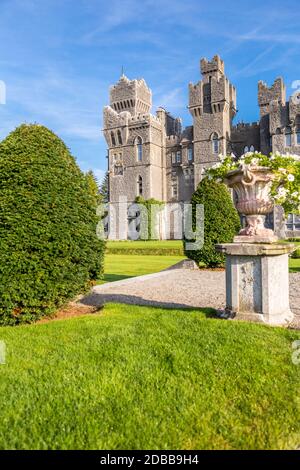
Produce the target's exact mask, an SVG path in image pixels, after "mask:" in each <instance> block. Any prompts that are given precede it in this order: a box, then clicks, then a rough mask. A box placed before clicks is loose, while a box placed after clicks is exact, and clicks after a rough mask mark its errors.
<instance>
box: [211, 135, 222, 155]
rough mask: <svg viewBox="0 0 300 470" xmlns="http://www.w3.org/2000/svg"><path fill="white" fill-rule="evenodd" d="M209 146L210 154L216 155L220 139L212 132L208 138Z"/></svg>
mask: <svg viewBox="0 0 300 470" xmlns="http://www.w3.org/2000/svg"><path fill="white" fill-rule="evenodd" d="M210 140H211V145H212V153H213V154H214V155H218V154H219V153H220V138H219V136H218V133H217V132H213V133H212V135H211V136H210Z"/></svg>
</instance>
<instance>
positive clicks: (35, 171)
mask: <svg viewBox="0 0 300 470" xmlns="http://www.w3.org/2000/svg"><path fill="white" fill-rule="evenodd" d="M96 206H97V198H96V195H95V194H94V192H93V190H92V189H91V186H90V184H89V180H88V178H87V177H86V176H85V175H84V174H83V173H82V172H81V170H80V169H79V167H78V166H77V164H76V163H75V160H74V158H73V157H72V156H71V154H70V152H69V150H68V149H67V147H66V146H65V144H64V143H63V142H62V141H61V140H60V139H59V138H58V137H57V136H56V135H55V134H53V133H52V132H51V131H50V130H48V129H46V128H45V127H43V126H40V125H22V126H20V127H19V128H17V129H16V130H15V131H14V132H12V133H11V134H10V135H9V136H8V137H7V138H6V139H5V140H4V141H3V142H1V144H0V324H2V325H14V324H19V323H24V322H31V321H34V320H37V319H39V318H40V317H41V316H43V315H49V314H51V313H52V312H53V311H55V310H56V309H57V307H59V306H61V305H62V304H63V303H65V302H66V301H67V300H69V299H72V298H74V296H75V295H77V294H78V293H80V292H83V291H84V290H86V289H87V288H88V287H89V286H90V285H91V281H92V280H96V278H99V275H101V272H102V265H103V252H104V242H102V241H100V240H98V238H97V236H96V226H97V223H98V218H97V216H96Z"/></svg>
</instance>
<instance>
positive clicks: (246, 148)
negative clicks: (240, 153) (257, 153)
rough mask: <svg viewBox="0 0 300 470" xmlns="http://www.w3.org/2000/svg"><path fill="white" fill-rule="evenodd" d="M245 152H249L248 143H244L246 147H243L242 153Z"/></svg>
mask: <svg viewBox="0 0 300 470" xmlns="http://www.w3.org/2000/svg"><path fill="white" fill-rule="evenodd" d="M247 152H249V147H248V145H246V147H244V153H247Z"/></svg>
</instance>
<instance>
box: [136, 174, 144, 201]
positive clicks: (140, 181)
mask: <svg viewBox="0 0 300 470" xmlns="http://www.w3.org/2000/svg"><path fill="white" fill-rule="evenodd" d="M137 193H138V196H142V195H143V178H142V177H141V176H139V177H138V180H137Z"/></svg>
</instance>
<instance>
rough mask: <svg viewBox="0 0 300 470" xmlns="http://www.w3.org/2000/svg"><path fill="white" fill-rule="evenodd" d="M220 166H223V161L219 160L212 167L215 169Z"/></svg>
mask: <svg viewBox="0 0 300 470" xmlns="http://www.w3.org/2000/svg"><path fill="white" fill-rule="evenodd" d="M220 166H222V163H221V162H217V163H215V164H214V165H213V166H212V167H211V168H212V169H214V170H217V169H218V168H220Z"/></svg>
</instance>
